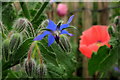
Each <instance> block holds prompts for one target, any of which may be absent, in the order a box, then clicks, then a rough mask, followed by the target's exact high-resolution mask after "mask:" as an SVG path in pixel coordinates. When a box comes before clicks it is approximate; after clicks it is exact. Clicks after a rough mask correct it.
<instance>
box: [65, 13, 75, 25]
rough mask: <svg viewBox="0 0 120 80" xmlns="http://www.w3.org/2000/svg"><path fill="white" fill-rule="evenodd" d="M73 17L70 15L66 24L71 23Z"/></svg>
mask: <svg viewBox="0 0 120 80" xmlns="http://www.w3.org/2000/svg"><path fill="white" fill-rule="evenodd" d="M73 17H74V15H72V16H71V17H70V18H69V20H68V22H67V24H70V23H71V21H72V19H73Z"/></svg>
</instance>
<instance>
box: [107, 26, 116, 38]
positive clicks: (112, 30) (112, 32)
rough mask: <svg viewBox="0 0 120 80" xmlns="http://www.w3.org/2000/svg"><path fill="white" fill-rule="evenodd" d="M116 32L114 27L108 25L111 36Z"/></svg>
mask: <svg viewBox="0 0 120 80" xmlns="http://www.w3.org/2000/svg"><path fill="white" fill-rule="evenodd" d="M114 32H115V30H114V27H113V26H111V25H110V26H109V27H108V33H109V34H110V35H111V36H114Z"/></svg>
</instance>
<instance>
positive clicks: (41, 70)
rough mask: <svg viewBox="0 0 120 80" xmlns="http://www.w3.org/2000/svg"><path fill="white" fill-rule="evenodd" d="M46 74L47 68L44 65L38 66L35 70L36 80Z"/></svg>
mask: <svg viewBox="0 0 120 80" xmlns="http://www.w3.org/2000/svg"><path fill="white" fill-rule="evenodd" d="M46 73H47V68H46V65H45V64H40V65H38V66H37V68H36V74H37V76H38V78H44V77H45V75H46Z"/></svg>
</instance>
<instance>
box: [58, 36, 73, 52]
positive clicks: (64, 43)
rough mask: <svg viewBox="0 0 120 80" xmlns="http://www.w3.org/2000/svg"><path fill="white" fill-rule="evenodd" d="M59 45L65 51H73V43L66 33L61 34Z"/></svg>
mask: <svg viewBox="0 0 120 80" xmlns="http://www.w3.org/2000/svg"><path fill="white" fill-rule="evenodd" d="M59 45H60V47H61V48H62V49H63V50H64V51H65V52H71V45H70V41H69V39H68V38H67V36H65V35H61V36H60V40H59Z"/></svg>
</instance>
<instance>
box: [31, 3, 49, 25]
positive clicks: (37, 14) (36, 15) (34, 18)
mask: <svg viewBox="0 0 120 80" xmlns="http://www.w3.org/2000/svg"><path fill="white" fill-rule="evenodd" d="M48 3H49V2H44V4H43V5H42V6H41V8H40V9H39V10H38V11H37V13H36V14H35V16H34V17H33V20H32V21H31V22H32V23H33V22H34V21H37V20H38V19H39V17H40V16H41V14H42V12H43V11H44V9H45V8H46V6H47V5H48Z"/></svg>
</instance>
